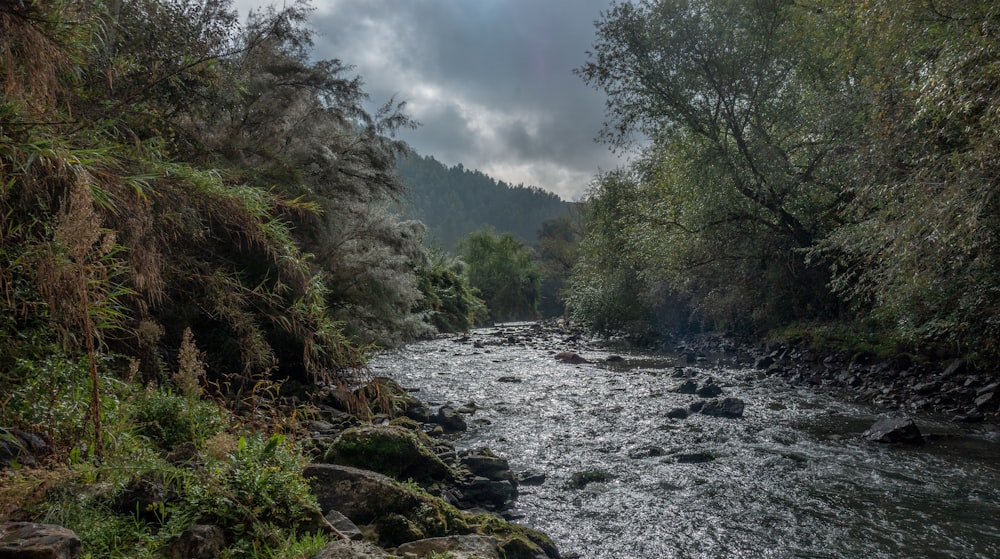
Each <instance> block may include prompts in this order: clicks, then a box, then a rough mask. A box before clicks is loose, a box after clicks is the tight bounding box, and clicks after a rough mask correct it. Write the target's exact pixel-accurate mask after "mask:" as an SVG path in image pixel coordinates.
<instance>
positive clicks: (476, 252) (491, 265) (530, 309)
mask: <svg viewBox="0 0 1000 559" xmlns="http://www.w3.org/2000/svg"><path fill="white" fill-rule="evenodd" d="M459 254H460V256H461V258H462V260H463V261H464V262H465V263H466V264H467V265H468V274H469V284H470V285H472V287H474V288H475V289H476V290H477V291H478V292H479V296H480V297H482V299H483V301H484V302H485V303H486V307H487V309H488V310H489V316H490V319H492V320H517V319H532V318H536V317H537V315H538V302H539V299H540V297H541V291H540V289H541V273H540V272H539V270H538V266H537V265H536V264H535V262H534V260H533V258H532V254H531V250H530V249H529V248H528V247H527V246H526V245H525V244H524V243H522V242H521V241H519V240H518V239H517V238H516V237H514V235H512V234H511V233H503V234H497V233H496V232H495V231H493V230H491V229H481V230H479V231H476V232H473V233H471V234H470V235H469V236H467V237H465V238H464V239H462V240H461V241H460V242H459Z"/></svg>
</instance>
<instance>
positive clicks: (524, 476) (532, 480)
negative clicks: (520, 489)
mask: <svg viewBox="0 0 1000 559" xmlns="http://www.w3.org/2000/svg"><path fill="white" fill-rule="evenodd" d="M546 479H548V477H547V476H546V475H545V474H542V473H536V472H521V475H520V476H518V484H519V485H543V484H544V483H545V480H546Z"/></svg>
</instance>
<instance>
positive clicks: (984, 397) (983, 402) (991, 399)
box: [976, 392, 1000, 410]
mask: <svg viewBox="0 0 1000 559" xmlns="http://www.w3.org/2000/svg"><path fill="white" fill-rule="evenodd" d="M976 407H977V408H979V409H981V410H994V409H997V408H998V407H1000V397H998V396H997V392H986V393H985V394H981V395H979V396H977V397H976Z"/></svg>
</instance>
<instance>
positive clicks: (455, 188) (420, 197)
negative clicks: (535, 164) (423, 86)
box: [396, 155, 572, 251]
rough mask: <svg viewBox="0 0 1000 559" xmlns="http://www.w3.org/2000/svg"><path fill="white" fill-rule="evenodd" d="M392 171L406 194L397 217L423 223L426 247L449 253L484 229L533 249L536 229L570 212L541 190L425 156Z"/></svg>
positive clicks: (567, 206) (402, 161) (408, 160)
mask: <svg viewBox="0 0 1000 559" xmlns="http://www.w3.org/2000/svg"><path fill="white" fill-rule="evenodd" d="M396 169H397V171H398V173H399V176H400V178H401V179H402V181H403V184H405V185H406V187H407V189H408V193H407V203H406V204H405V205H404V207H403V215H404V216H405V217H406V218H408V219H417V220H420V221H422V222H424V224H425V225H426V226H427V237H426V238H427V244H429V245H432V246H437V247H440V248H442V249H445V250H449V251H452V250H454V249H455V243H456V242H457V241H458V240H459V239H461V238H462V237H464V236H466V235H468V234H469V233H471V232H473V231H475V230H477V229H481V228H483V227H485V226H491V227H493V228H494V229H496V230H497V231H500V232H504V231H509V232H511V233H513V234H514V235H516V236H517V237H519V238H520V239H521V240H522V241H524V242H525V243H528V244H535V241H536V239H537V235H538V230H539V229H540V228H541V225H542V223H544V222H545V221H548V220H550V219H554V218H557V217H560V216H563V215H566V214H567V213H568V212H569V209H570V207H571V206H572V204H571V203H570V202H565V201H563V200H562V199H561V198H559V197H558V196H556V195H555V194H552V193H550V192H546V191H544V190H542V189H541V188H537V187H533V186H524V185H517V186H512V185H510V184H507V183H505V182H503V181H498V180H496V179H494V178H492V177H489V176H487V175H485V174H484V173H482V172H480V171H470V170H468V169H466V168H465V167H463V166H462V165H456V166H454V167H451V168H448V167H447V166H445V165H444V164H442V163H441V162H439V161H438V160H436V159H434V158H433V157H430V156H424V157H422V156H420V155H410V156H404V157H401V158H400V159H399V160H398V161H397V163H396Z"/></svg>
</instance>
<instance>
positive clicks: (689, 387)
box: [674, 379, 698, 394]
mask: <svg viewBox="0 0 1000 559" xmlns="http://www.w3.org/2000/svg"><path fill="white" fill-rule="evenodd" d="M697 391H698V383H697V382H695V381H693V380H691V379H688V380H686V381H684V382H682V383H680V385H678V386H677V388H675V389H674V392H677V393H678V394H694V393H695V392H697Z"/></svg>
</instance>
